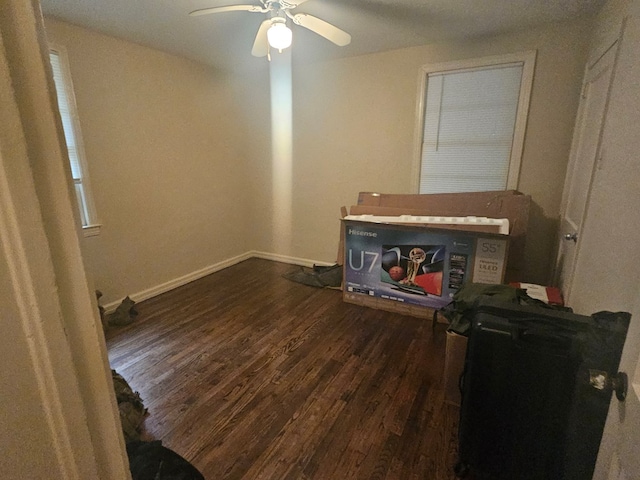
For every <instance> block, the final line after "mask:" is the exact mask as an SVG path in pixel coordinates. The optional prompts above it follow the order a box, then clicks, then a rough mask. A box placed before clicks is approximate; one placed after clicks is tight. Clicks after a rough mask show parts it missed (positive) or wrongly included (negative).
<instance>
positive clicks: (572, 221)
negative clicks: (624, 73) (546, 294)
mask: <svg viewBox="0 0 640 480" xmlns="http://www.w3.org/2000/svg"><path fill="white" fill-rule="evenodd" d="M617 46H618V41H616V42H615V43H614V44H613V45H611V46H610V47H609V49H608V50H607V51H606V53H604V55H602V56H601V57H600V58H599V59H598V60H597V61H596V62H595V63H594V64H592V65H591V66H589V67H588V69H587V71H586V74H585V80H584V85H583V88H582V100H581V102H580V109H579V111H578V119H577V122H576V129H575V133H574V140H573V142H574V143H573V146H572V153H571V160H570V164H569V171H568V172H567V183H566V184H565V202H564V212H563V215H562V219H561V222H560V235H559V236H560V240H559V241H560V245H559V247H558V259H557V263H556V273H555V275H556V284H557V285H558V286H559V287H560V288H561V289H562V292H563V294H564V296H565V300H566V301H567V302H568V303H570V300H571V282H572V278H573V272H574V265H575V258H576V252H577V250H578V248H579V247H580V229H581V227H582V222H583V219H584V215H585V211H586V209H587V204H588V201H589V191H590V188H591V181H592V178H593V170H594V168H596V158H598V154H599V150H600V139H601V133H602V126H603V121H604V117H605V113H606V107H607V101H608V98H609V90H610V86H611V79H612V72H613V67H614V63H615V58H616V51H617Z"/></svg>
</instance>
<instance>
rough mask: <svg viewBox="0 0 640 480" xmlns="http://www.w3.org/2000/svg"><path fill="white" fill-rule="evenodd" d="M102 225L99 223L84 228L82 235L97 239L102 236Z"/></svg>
mask: <svg viewBox="0 0 640 480" xmlns="http://www.w3.org/2000/svg"><path fill="white" fill-rule="evenodd" d="M101 227H102V225H100V224H99V223H97V224H95V225H87V226H86V227H82V235H83V236H84V237H85V238H86V237H96V236H98V235H100V228H101Z"/></svg>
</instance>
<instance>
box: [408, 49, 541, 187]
mask: <svg viewBox="0 0 640 480" xmlns="http://www.w3.org/2000/svg"><path fill="white" fill-rule="evenodd" d="M534 62H535V52H527V53H523V54H514V55H507V56H500V57H489V58H483V59H476V60H471V61H465V62H452V63H447V64H439V65H427V66H425V67H423V69H422V72H421V75H420V91H419V94H418V98H419V106H418V111H419V117H418V128H419V133H418V134H417V135H416V138H419V145H417V148H416V150H417V152H419V153H417V155H416V156H417V160H416V165H417V167H415V170H416V175H415V177H416V178H417V179H418V182H419V186H418V188H417V190H418V191H419V192H420V193H453V192H474V191H487V190H505V189H515V188H517V184H518V175H519V171H520V159H521V156H522V145H523V141H524V131H525V126H526V119H527V112H528V105H529V95H530V92H531V84H532V80H533V67H534Z"/></svg>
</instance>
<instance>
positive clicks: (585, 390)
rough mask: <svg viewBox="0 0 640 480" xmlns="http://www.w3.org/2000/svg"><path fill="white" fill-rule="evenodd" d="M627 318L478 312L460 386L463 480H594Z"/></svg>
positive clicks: (482, 307) (510, 308)
mask: <svg viewBox="0 0 640 480" xmlns="http://www.w3.org/2000/svg"><path fill="white" fill-rule="evenodd" d="M629 319H630V315H629V314H626V313H617V314H611V313H605V312H603V313H600V314H596V315H594V316H591V317H587V316H582V315H576V314H573V313H568V312H564V311H557V310H552V309H547V308H543V307H536V306H520V305H515V304H504V303H499V302H496V301H494V300H491V299H486V300H483V301H482V302H481V303H479V304H478V305H477V307H476V308H475V309H474V312H473V320H472V328H471V331H470V334H469V343H468V348H467V355H466V360H465V370H464V374H463V379H462V404H461V410H460V425H459V463H458V465H457V466H456V473H457V474H458V476H465V475H466V474H467V473H468V472H469V471H470V472H472V473H473V478H474V479H484V478H486V479H500V480H502V479H505V480H506V479H508V480H516V479H517V480H562V479H566V480H582V479H585V480H587V479H591V478H592V475H593V469H594V466H595V461H596V456H597V452H598V448H599V444H600V440H601V437H602V430H603V428H604V423H605V420H606V416H607V411H608V408H609V402H610V399H611V385H612V379H614V378H616V379H617V378H618V377H617V376H616V375H617V368H618V365H619V362H620V355H621V352H622V347H623V344H624V339H625V337H626V332H627V328H628V325H629Z"/></svg>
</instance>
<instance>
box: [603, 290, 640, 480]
mask: <svg viewBox="0 0 640 480" xmlns="http://www.w3.org/2000/svg"><path fill="white" fill-rule="evenodd" d="M631 314H632V317H631V326H630V327H629V333H628V334H627V341H626V342H625V346H624V350H623V352H622V359H621V361H620V371H622V372H626V373H627V375H628V376H629V390H628V393H627V398H626V400H625V401H624V402H619V401H617V400H616V398H615V397H614V398H613V400H612V402H611V407H610V408H609V416H608V417H607V424H606V425H605V430H604V434H603V437H602V443H601V444H600V453H599V456H598V463H597V464H596V470H595V474H594V476H593V478H594V480H634V479H638V478H640V432H639V431H638V429H639V428H640V371H639V370H640V321H639V319H640V291H639V292H638V299H637V301H636V305H635V307H634V309H633V310H632V312H631Z"/></svg>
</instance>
